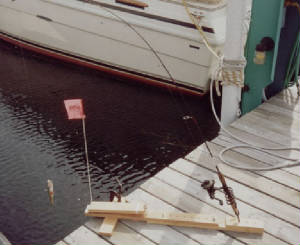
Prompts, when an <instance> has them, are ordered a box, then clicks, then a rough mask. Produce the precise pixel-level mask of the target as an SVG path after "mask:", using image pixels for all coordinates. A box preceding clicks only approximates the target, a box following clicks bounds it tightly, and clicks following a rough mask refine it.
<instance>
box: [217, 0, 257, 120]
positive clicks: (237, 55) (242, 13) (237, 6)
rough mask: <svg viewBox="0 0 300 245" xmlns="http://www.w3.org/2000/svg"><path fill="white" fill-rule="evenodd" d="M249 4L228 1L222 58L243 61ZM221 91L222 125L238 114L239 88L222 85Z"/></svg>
mask: <svg viewBox="0 0 300 245" xmlns="http://www.w3.org/2000/svg"><path fill="white" fill-rule="evenodd" d="M251 4H252V0H229V1H228V5H227V23H226V42H225V46H224V60H228V61H241V62H244V61H245V57H244V45H245V42H246V40H245V37H247V32H248V26H247V25H248V24H249V21H248V18H250V15H249V14H250V13H249V10H250V8H249V6H251ZM222 91H223V92H222V108H221V121H222V123H223V125H224V126H228V125H229V124H230V123H232V122H233V121H235V120H236V119H237V118H238V117H239V115H240V102H241V88H240V87H238V86H236V85H223V90H222Z"/></svg>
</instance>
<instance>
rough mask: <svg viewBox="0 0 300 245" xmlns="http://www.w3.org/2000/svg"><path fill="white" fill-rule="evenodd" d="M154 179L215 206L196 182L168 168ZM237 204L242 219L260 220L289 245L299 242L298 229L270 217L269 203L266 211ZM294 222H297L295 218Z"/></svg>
mask: <svg viewBox="0 0 300 245" xmlns="http://www.w3.org/2000/svg"><path fill="white" fill-rule="evenodd" d="M166 170H167V171H166ZM195 174H196V175H199V177H203V176H202V174H201V172H200V173H199V172H198V171H197V172H196V173H195ZM204 175H205V176H206V178H208V179H213V177H214V176H215V175H214V174H213V173H210V175H208V174H207V173H204ZM155 178H158V179H160V180H161V181H162V182H166V183H168V184H169V185H171V186H174V187H176V188H177V189H179V190H181V191H182V192H185V193H187V194H189V195H191V196H193V197H194V198H196V199H200V198H201V200H202V201H203V202H206V203H208V204H209V205H212V206H214V205H215V206H217V202H216V201H212V200H209V197H208V195H207V192H205V191H204V190H203V189H202V188H201V186H200V183H199V182H198V181H196V180H194V179H191V178H189V177H187V176H185V175H183V174H180V173H179V172H177V171H173V170H171V169H169V168H166V169H164V170H163V171H161V172H159V174H157V175H155ZM229 186H231V183H230V184H229ZM232 187H233V189H234V190H235V194H237V189H236V188H235V186H232ZM243 191H244V189H242V190H239V191H238V194H240V193H241V192H243ZM249 192H250V193H251V189H249V188H248V191H246V192H245V195H246V196H247V199H248V198H249V199H253V200H254V201H255V200H256V197H255V196H253V195H251V194H250V195H249V196H248V193H249ZM182 202H184V200H182ZM237 204H238V208H239V210H240V213H241V215H242V216H244V217H248V216H249V217H253V218H254V217H255V218H257V219H260V220H262V221H263V222H264V225H265V230H266V231H267V232H269V233H270V234H272V235H273V236H274V237H277V238H280V239H282V240H284V241H286V242H288V243H290V244H297V243H298V242H299V238H298V233H299V227H296V226H294V225H291V224H290V223H287V222H285V221H284V220H282V219H279V217H276V216H275V215H271V214H270V212H269V211H270V209H272V205H271V206H270V203H268V204H267V205H265V208H266V209H267V210H263V209H257V208H255V207H254V206H253V205H250V204H249V203H247V202H242V201H240V200H237ZM218 208H220V209H222V210H224V211H225V212H228V213H232V210H231V209H230V207H228V206H227V205H225V206H218ZM291 215H298V212H293V213H291ZM295 220H297V218H296V219H295ZM298 220H299V219H298ZM258 244H261V243H258Z"/></svg>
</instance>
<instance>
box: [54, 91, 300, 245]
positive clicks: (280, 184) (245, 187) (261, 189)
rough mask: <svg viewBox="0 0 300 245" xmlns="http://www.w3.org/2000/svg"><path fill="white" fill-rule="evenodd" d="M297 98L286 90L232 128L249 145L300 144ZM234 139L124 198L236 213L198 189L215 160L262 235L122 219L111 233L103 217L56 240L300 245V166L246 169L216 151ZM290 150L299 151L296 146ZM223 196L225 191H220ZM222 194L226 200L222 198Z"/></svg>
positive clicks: (240, 155)
mask: <svg viewBox="0 0 300 245" xmlns="http://www.w3.org/2000/svg"><path fill="white" fill-rule="evenodd" d="M299 105H300V102H299V97H298V96H297V90H296V88H291V89H288V90H285V91H283V92H281V93H280V94H278V95H277V96H275V97H273V98H272V99H270V100H269V101H268V102H265V103H264V104H262V105H261V106H259V107H258V108H257V109H255V110H254V111H252V112H250V113H248V114H247V115H245V116H243V117H242V118H240V119H239V120H237V121H236V122H234V123H233V124H232V125H231V126H230V127H229V130H230V131H231V132H232V133H234V134H235V135H238V136H240V137H242V138H244V139H247V140H248V141H249V142H251V143H255V144H258V145H262V144H263V145H266V146H271V147H276V146H277V147H280V146H289V147H299V145H300V143H299V142H300V107H299ZM234 143H236V141H235V140H233V139H231V138H229V137H228V136H226V135H225V134H223V133H222V132H221V133H220V135H219V136H218V137H217V138H215V139H214V140H212V141H211V142H209V143H208V145H209V147H210V149H211V150H212V153H213V155H214V157H213V158H211V157H210V155H209V153H208V151H207V149H206V147H205V145H201V146H199V147H198V148H197V149H195V150H194V151H193V152H191V153H190V154H188V155H187V156H185V157H184V158H181V159H178V160H177V161H175V162H174V163H172V164H171V165H170V166H169V167H167V168H165V169H163V170H162V171H160V172H159V173H158V174H156V175H155V176H154V177H152V178H150V179H149V180H148V181H146V182H145V183H144V184H142V185H141V186H140V187H139V188H138V189H136V190H135V191H134V192H132V193H131V194H130V195H129V196H128V197H127V200H129V201H130V200H134V201H142V202H144V203H146V204H147V205H148V206H149V207H151V208H153V209H156V210H173V211H181V212H192V213H205V214H211V213H213V214H219V215H225V214H227V215H228V214H229V215H230V214H233V212H232V210H231V207H230V206H227V205H226V204H224V205H223V206H219V204H218V202H217V201H216V200H211V199H210V198H209V196H208V194H207V192H206V191H205V190H203V189H202V188H201V181H203V180H206V179H215V180H216V183H217V186H219V185H220V184H219V181H218V177H217V174H216V168H215V166H216V164H219V168H220V170H221V171H222V172H223V174H224V175H225V177H226V180H227V184H228V186H230V187H232V188H233V190H234V194H235V196H236V199H237V205H238V208H239V210H240V216H241V217H245V218H251V219H258V220H261V221H263V222H264V228H265V232H264V233H263V235H256V234H246V233H235V232H227V231H222V232H220V231H213V230H204V229H197V228H188V227H175V226H164V225H157V224H147V223H144V222H139V221H129V220H121V221H119V223H118V225H117V227H116V230H115V232H114V233H113V235H112V236H111V237H100V236H98V235H97V234H96V232H97V231H98V229H99V227H100V224H101V223H102V219H96V218H91V219H90V220H89V221H88V222H87V223H86V224H85V225H83V226H81V227H79V228H78V229H77V230H75V231H74V232H73V233H71V234H70V235H68V236H67V237H65V238H64V239H63V241H60V242H59V243H57V244H58V245H65V244H70V245H71V244H72V245H77V244H78V245H82V244H85V245H88V244H91V245H96V244H102V245H106V244H107V245H109V244H116V245H123V244H124V245H125V244H126V245H127V244H128V245H135V244H136V245H142V244H147V245H154V244H163V245H168V244H170V245H174V244H180V245H182V244H185V245H196V244H203V245H206V244H211V245H212V244H226V245H228V244H232V245H242V244H249V245H250V244H251V245H254V244H258V245H262V244H272V245H273V244H274V245H286V244H295V245H296V244H299V243H300V235H299V234H300V210H299V209H300V167H299V166H297V167H292V168H287V169H280V170H274V171H269V172H250V171H241V170H237V169H234V168H231V167H228V166H226V165H224V164H222V163H221V162H220V160H219V159H218V153H219V152H220V150H222V149H224V147H227V146H230V145H232V144H234ZM287 155H289V156H294V157H298V158H299V157H300V156H299V152H293V153H292V152H289V153H288V154H287ZM226 158H227V159H230V160H232V161H233V162H236V161H239V162H242V163H244V164H247V165H248V166H255V167H256V166H267V165H268V164H267V163H266V162H269V163H271V164H277V163H282V161H280V160H278V159H277V158H275V157H270V156H268V155H267V154H262V153H258V152H255V151H250V150H248V149H237V150H236V151H232V152H228V153H226ZM220 197H221V196H220ZM223 199H224V198H223Z"/></svg>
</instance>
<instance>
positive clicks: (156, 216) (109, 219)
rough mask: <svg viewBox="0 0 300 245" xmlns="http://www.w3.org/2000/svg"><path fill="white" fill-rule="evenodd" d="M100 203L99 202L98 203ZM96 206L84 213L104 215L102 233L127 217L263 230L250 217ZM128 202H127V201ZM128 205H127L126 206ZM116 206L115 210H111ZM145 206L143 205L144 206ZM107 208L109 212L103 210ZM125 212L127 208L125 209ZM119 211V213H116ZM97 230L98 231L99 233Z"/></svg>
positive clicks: (175, 223)
mask: <svg viewBox="0 0 300 245" xmlns="http://www.w3.org/2000/svg"><path fill="white" fill-rule="evenodd" d="M99 203H101V204H99ZM99 203H98V204H97V205H96V206H98V207H100V208H101V209H100V210H96V209H90V208H89V206H90V205H88V208H87V209H86V215H87V216H92V217H104V218H105V219H104V221H105V222H104V225H103V227H101V228H100V231H101V234H102V235H109V236H110V235H111V234H112V232H113V229H114V227H115V225H116V223H117V221H118V219H128V220H135V221H145V222H148V223H153V224H165V225H174V226H184V227H196V228H202V229H211V230H224V231H234V232H246V233H256V234H262V233H263V232H264V226H263V222H261V221H258V220H252V219H244V218H241V221H240V222H238V220H237V218H235V217H232V216H217V215H206V214H194V213H180V212H159V211H151V210H147V211H145V209H144V213H124V209H122V208H124V207H125V206H122V205H115V204H123V203H114V202H106V203H105V202H99ZM127 204H129V203H127ZM137 206H139V205H137V204H136V203H131V206H130V208H132V207H137ZM121 207H122V208H121ZM126 207H129V206H126ZM114 208H117V209H116V210H113V209H114ZM144 208H145V207H144ZM103 210H108V211H109V212H104V211H103ZM125 210H126V212H127V211H128V210H129V209H125ZM118 212H119V213H118ZM100 231H99V233H100Z"/></svg>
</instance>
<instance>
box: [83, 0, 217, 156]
mask: <svg viewBox="0 0 300 245" xmlns="http://www.w3.org/2000/svg"><path fill="white" fill-rule="evenodd" d="M84 1H85V2H90V3H92V2H93V1H91V0H84ZM97 6H99V7H101V8H102V9H104V10H105V11H107V12H108V13H110V14H111V15H113V16H114V17H116V18H117V19H119V20H121V21H122V22H123V23H125V24H126V25H127V26H128V27H129V28H130V29H132V30H133V31H134V32H135V33H136V34H137V36H139V37H140V38H141V40H143V42H144V43H145V44H146V45H147V46H148V47H149V49H150V50H151V52H152V53H153V54H154V55H155V57H156V58H157V60H158V61H159V62H160V64H161V65H162V67H163V69H164V70H165V71H166V73H167V74H168V76H169V78H170V79H171V81H172V82H173V83H174V86H175V87H176V88H178V86H177V85H176V81H175V79H174V78H173V76H172V74H171V72H170V71H169V69H168V68H167V66H166V65H165V63H164V62H163V61H162V59H161V57H160V56H159V55H158V54H157V52H156V51H155V50H154V48H153V47H152V46H151V44H150V43H149V42H148V41H147V39H146V38H144V36H143V35H142V34H141V33H140V32H138V31H137V30H136V29H135V28H134V27H133V26H132V25H131V24H130V23H128V22H127V21H126V20H124V19H123V18H122V17H120V16H119V15H117V14H116V13H114V12H113V11H111V10H109V9H107V8H106V7H104V6H102V5H101V4H97ZM177 90H178V89H177ZM168 91H169V92H170V94H171V95H172V98H173V100H174V102H175V105H176V108H177V109H178V110H179V113H180V114H182V115H184V114H185V113H184V112H183V111H182V110H181V107H180V106H178V102H177V100H176V98H175V95H174V93H173V91H172V90H171V89H170V88H168ZM178 94H179V95H180V98H181V100H182V101H183V104H184V106H185V108H186V110H187V111H188V112H189V110H188V106H187V103H186V101H185V99H184V97H183V95H182V93H180V92H178ZM191 117H192V118H193V122H194V123H195V125H196V128H197V130H198V131H199V133H200V134H201V135H203V132H202V130H201V128H200V126H199V123H198V121H197V120H196V118H194V117H193V116H191ZM182 120H184V118H183V117H182ZM185 125H186V128H187V129H188V132H189V134H190V136H191V137H192V138H193V140H194V142H196V140H195V138H194V137H195V136H194V134H193V132H192V130H191V129H190V127H189V126H188V124H187V123H185ZM180 141H181V140H180ZM204 144H205V146H206V148H207V149H208V151H209V154H210V156H211V157H213V155H212V152H211V150H210V148H209V146H208V144H207V142H206V141H204Z"/></svg>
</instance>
